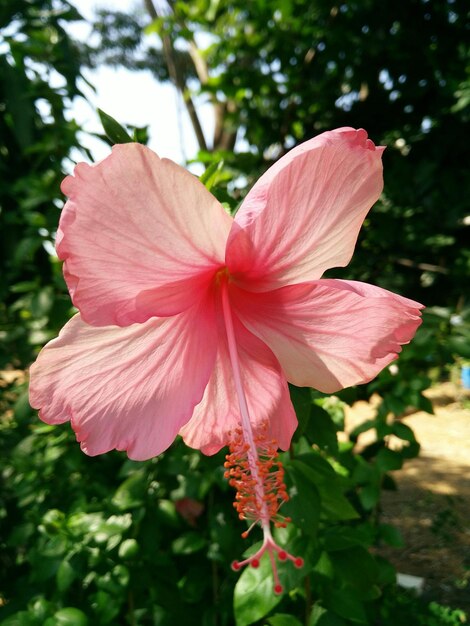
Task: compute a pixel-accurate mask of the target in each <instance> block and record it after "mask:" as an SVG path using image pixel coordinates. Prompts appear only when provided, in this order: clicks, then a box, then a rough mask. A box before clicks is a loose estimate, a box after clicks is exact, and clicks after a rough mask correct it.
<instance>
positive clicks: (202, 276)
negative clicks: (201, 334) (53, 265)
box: [57, 144, 232, 326]
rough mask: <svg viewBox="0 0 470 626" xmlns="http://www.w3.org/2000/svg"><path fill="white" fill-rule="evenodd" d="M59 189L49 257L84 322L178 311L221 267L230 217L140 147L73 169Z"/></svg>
mask: <svg viewBox="0 0 470 626" xmlns="http://www.w3.org/2000/svg"><path fill="white" fill-rule="evenodd" d="M62 191H63V192H64V193H65V194H66V195H68V196H69V200H68V202H67V203H66V205H65V207H64V210H63V212H62V216H61V220H60V225H59V230H58V233H57V252H58V254H59V257H60V258H61V259H63V260H64V261H65V263H64V275H65V279H66V281H67V284H68V287H69V290H70V293H71V296H72V299H73V302H74V304H75V306H77V307H78V308H79V310H80V312H81V314H82V317H83V319H84V320H85V321H86V322H88V323H89V324H94V325H97V326H107V325H112V324H117V325H119V326H126V325H127V324H132V323H133V322H143V321H145V320H147V319H148V318H149V317H152V316H168V315H174V314H175V313H179V312H180V311H182V310H184V309H186V308H187V307H189V306H190V305H191V304H193V303H194V302H195V300H196V299H197V298H198V294H200V293H201V291H202V290H204V289H205V288H206V287H207V285H208V283H209V281H210V279H211V278H212V276H213V275H214V273H215V271H216V270H217V268H219V267H220V266H221V265H222V264H223V261H224V253H225V243H226V240H227V236H228V233H229V230H230V227H231V224H232V219H231V218H230V217H229V216H228V215H227V214H226V213H225V211H224V209H223V207H222V206H221V205H220V204H219V202H218V201H217V200H216V199H215V198H214V197H213V196H212V195H211V194H210V193H209V192H208V191H207V190H206V189H205V187H204V185H202V183H200V182H199V181H198V180H197V178H195V177H194V176H193V175H192V174H190V173H189V172H187V171H186V170H184V169H183V168H181V167H179V166H178V165H176V164H175V163H173V162H172V161H169V160H167V159H160V158H159V157H158V156H157V155H156V154H155V153H154V152H152V151H151V150H149V149H148V148H146V147H144V146H141V145H139V144H125V145H118V146H115V147H114V148H113V152H112V154H111V155H110V156H109V157H108V158H106V159H104V161H101V163H99V164H97V165H95V166H92V167H91V166H89V165H86V164H85V163H81V164H79V165H77V167H76V168H75V172H74V176H68V177H67V178H66V179H65V180H64V181H63V183H62Z"/></svg>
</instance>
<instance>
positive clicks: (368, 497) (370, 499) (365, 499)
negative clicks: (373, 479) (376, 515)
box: [359, 485, 380, 511]
mask: <svg viewBox="0 0 470 626" xmlns="http://www.w3.org/2000/svg"><path fill="white" fill-rule="evenodd" d="M359 500H360V501H361V504H362V506H363V507H364V509H365V510H366V511H371V510H372V509H373V508H374V507H375V506H376V505H377V504H378V502H379V500H380V487H379V486H378V485H365V486H364V487H362V489H361V490H360V491H359Z"/></svg>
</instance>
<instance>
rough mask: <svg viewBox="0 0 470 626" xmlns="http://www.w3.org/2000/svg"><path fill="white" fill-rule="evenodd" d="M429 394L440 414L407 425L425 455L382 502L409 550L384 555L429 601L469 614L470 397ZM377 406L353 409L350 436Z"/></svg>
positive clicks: (442, 391) (413, 418) (457, 392)
mask: <svg viewBox="0 0 470 626" xmlns="http://www.w3.org/2000/svg"><path fill="white" fill-rule="evenodd" d="M426 395H427V396H428V397H429V398H430V400H431V401H432V403H433V406H434V411H435V415H430V414H428V413H424V412H419V413H413V414H411V415H408V416H406V417H404V418H403V420H402V421H403V422H404V423H406V424H408V425H409V426H410V427H411V428H412V429H413V431H414V432H415V435H416V438H417V439H418V441H419V442H420V444H421V453H420V456H419V457H418V458H417V459H411V460H409V461H407V462H406V464H405V466H404V468H403V469H401V470H399V471H396V472H394V473H393V477H394V478H395V480H396V482H397V485H398V490H397V491H389V492H385V493H384V498H383V516H382V520H383V522H384V523H390V524H394V525H395V526H397V527H398V528H399V529H400V530H401V532H402V534H403V537H404V539H405V547H403V548H386V549H383V550H382V551H381V552H382V553H383V554H384V556H386V557H387V558H388V559H389V560H390V561H391V562H392V563H393V564H394V565H395V566H396V567H397V570H398V571H399V572H401V573H403V574H411V575H414V576H419V577H423V578H424V579H425V586H424V592H423V593H424V596H425V597H426V598H427V599H429V600H436V601H438V602H441V603H443V604H448V605H450V606H452V607H453V608H461V609H464V610H465V611H467V612H468V613H469V614H470V394H469V393H468V392H463V391H462V390H461V389H460V388H459V387H457V386H456V385H454V384H452V383H444V384H441V385H438V386H436V387H434V388H432V389H430V390H429V391H428V392H426ZM373 404H374V403H373V402H372V403H371V404H368V403H366V402H358V403H356V404H355V405H354V407H353V408H352V409H348V411H347V415H346V421H347V426H348V429H349V428H351V427H353V426H354V425H356V424H357V423H359V422H362V421H363V420H364V419H368V418H370V417H373V415H374V409H373ZM367 436H368V435H367V433H366V434H365V435H363V437H367ZM364 443H365V440H361V439H359V442H358V444H359V445H361V444H362V445H363V444H364Z"/></svg>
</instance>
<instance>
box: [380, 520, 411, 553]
mask: <svg viewBox="0 0 470 626" xmlns="http://www.w3.org/2000/svg"><path fill="white" fill-rule="evenodd" d="M378 532H379V537H380V539H382V541H385V543H388V545H389V546H393V547H394V548H403V546H404V545H405V541H404V539H403V535H402V534H401V532H400V531H399V529H398V528H397V527H396V526H392V524H379V527H378Z"/></svg>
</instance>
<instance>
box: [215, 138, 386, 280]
mask: <svg viewBox="0 0 470 626" xmlns="http://www.w3.org/2000/svg"><path fill="white" fill-rule="evenodd" d="M382 152H383V148H380V147H379V148H375V146H374V144H373V143H372V141H370V139H367V133H366V131H365V130H362V129H361V130H357V131H356V130H354V129H352V128H341V129H338V130H335V131H330V132H326V133H323V134H321V135H319V136H318V137H315V138H314V139H311V140H310V141H306V142H305V143H303V144H301V145H300V146H297V147H296V148H294V149H293V150H291V151H290V152H289V153H288V154H287V155H286V156H284V157H283V158H282V159H280V160H279V161H278V162H277V163H276V164H275V165H274V166H273V167H271V168H270V169H269V170H268V171H267V172H266V173H265V174H264V175H263V176H262V177H261V178H260V179H259V180H258V182H257V183H256V184H255V186H254V187H253V188H252V190H251V191H250V192H249V194H248V195H247V197H246V198H245V200H244V202H243V204H242V206H241V208H240V210H239V211H238V213H237V215H236V217H235V221H234V224H233V227H232V230H231V232H230V236H229V241H228V245H227V253H226V263H227V266H228V268H229V270H230V273H231V274H232V275H233V276H234V278H235V279H236V280H237V281H238V284H239V285H240V286H243V287H245V288H247V289H251V290H253V291H267V290H271V289H276V288H278V287H281V286H283V285H287V284H292V283H299V282H302V281H307V280H314V279H317V278H320V277H321V275H322V274H323V272H324V271H325V270H327V269H329V268H331V267H336V266H344V265H347V264H348V263H349V261H350V259H351V256H352V253H353V251H354V246H355V245H356V240H357V236H358V233H359V229H360V227H361V224H362V222H363V221H364V218H365V216H366V214H367V212H368V211H369V209H370V207H371V206H372V205H373V204H374V202H375V201H376V200H377V199H378V197H379V195H380V193H381V191H382V186H383V180H382V161H381V155H382Z"/></svg>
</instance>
